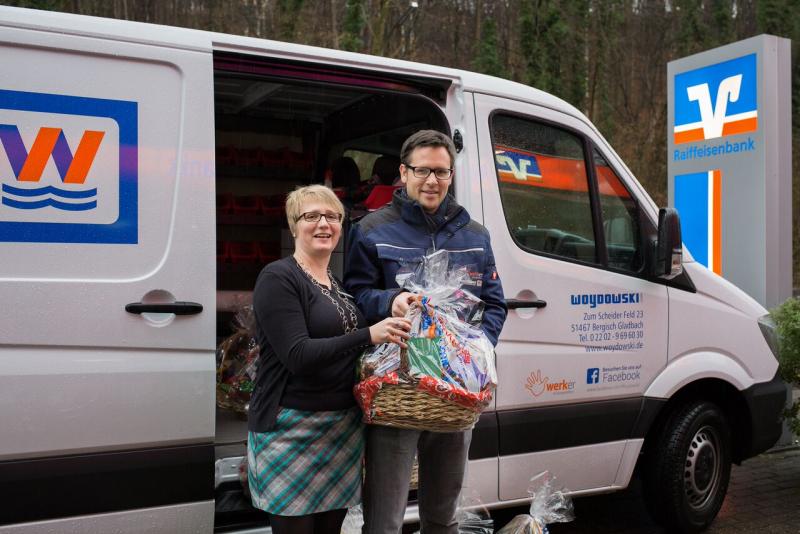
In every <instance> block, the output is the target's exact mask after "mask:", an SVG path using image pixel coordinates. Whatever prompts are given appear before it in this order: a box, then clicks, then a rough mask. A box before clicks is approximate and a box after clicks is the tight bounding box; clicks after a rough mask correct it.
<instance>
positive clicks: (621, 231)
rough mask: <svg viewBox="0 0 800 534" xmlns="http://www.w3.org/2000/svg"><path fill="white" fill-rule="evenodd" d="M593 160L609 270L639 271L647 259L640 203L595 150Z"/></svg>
mask: <svg viewBox="0 0 800 534" xmlns="http://www.w3.org/2000/svg"><path fill="white" fill-rule="evenodd" d="M593 159H594V168H595V175H596V176H597V189H598V192H599V193H600V209H601V212H602V214H603V235H604V236H605V241H606V248H607V250H608V266H609V267H614V268H617V269H624V270H626V271H638V270H639V269H640V268H641V267H642V263H643V256H642V254H641V245H640V240H639V236H640V229H639V215H638V211H637V207H636V202H635V201H634V199H633V195H631V194H630V192H629V191H628V189H627V188H626V187H625V186H624V185H623V184H622V181H621V180H620V179H619V177H618V176H617V174H616V173H615V172H614V170H613V169H612V168H611V166H610V165H609V164H608V162H607V161H606V160H605V158H603V156H602V155H601V154H600V152H598V151H597V149H594V150H593Z"/></svg>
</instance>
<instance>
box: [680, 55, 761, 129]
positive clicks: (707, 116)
mask: <svg viewBox="0 0 800 534" xmlns="http://www.w3.org/2000/svg"><path fill="white" fill-rule="evenodd" d="M757 81H758V80H757V71H756V55H755V54H749V55H747V56H742V57H740V58H736V59H731V60H729V61H724V62H722V63H717V64H714V65H710V66H708V67H702V68H700V69H696V70H692V71H689V72H684V73H681V74H677V75H675V123H674V131H673V133H674V141H675V144H681V143H693V142H696V141H704V140H708V139H716V138H718V137H725V136H728V135H737V134H742V133H747V132H754V131H756V130H757V129H758V101H757Z"/></svg>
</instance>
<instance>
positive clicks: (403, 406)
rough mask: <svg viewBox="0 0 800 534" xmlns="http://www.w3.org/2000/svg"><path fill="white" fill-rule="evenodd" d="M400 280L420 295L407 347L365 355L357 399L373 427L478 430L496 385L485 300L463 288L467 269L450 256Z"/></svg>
mask: <svg viewBox="0 0 800 534" xmlns="http://www.w3.org/2000/svg"><path fill="white" fill-rule="evenodd" d="M396 280H397V283H398V285H399V286H400V287H402V288H403V289H404V290H406V291H409V292H411V293H414V294H415V296H416V299H415V302H414V304H413V305H412V306H411V308H410V309H409V311H408V314H407V316H406V317H407V318H408V319H409V320H410V321H411V339H409V340H408V342H407V345H408V348H407V349H401V348H400V346H399V345H397V344H394V343H385V344H382V345H378V346H376V347H372V348H370V349H368V350H367V351H365V352H364V354H363V355H362V357H361V361H360V365H359V382H358V384H357V385H356V386H355V394H356V398H357V400H358V402H359V405H360V406H361V408H362V410H363V412H364V421H365V422H366V423H370V424H380V425H387V426H397V427H402V428H412V429H418V430H431V431H434V432H437V431H438V432H452V431H456V430H466V429H469V428H472V426H474V424H475V422H476V421H477V419H478V417H479V416H480V413H481V411H483V409H485V408H486V406H488V404H489V402H490V401H491V399H492V394H493V391H494V389H495V387H496V385H497V371H496V369H495V361H494V347H493V346H492V343H491V342H490V341H489V339H488V338H487V337H486V335H485V334H484V332H483V330H481V328H480V319H481V316H482V313H483V302H482V301H481V300H480V299H479V298H477V297H476V296H474V295H473V294H472V293H470V292H469V291H466V290H464V289H463V288H464V286H466V285H467V284H468V283H470V277H469V266H451V265H450V263H449V257H448V253H447V251H438V252H434V253H433V254H430V255H428V256H425V257H424V258H423V259H422V261H421V262H420V263H419V264H417V265H415V266H414V268H413V269H412V268H407V269H401V271H400V272H399V274H398V275H397V279H396Z"/></svg>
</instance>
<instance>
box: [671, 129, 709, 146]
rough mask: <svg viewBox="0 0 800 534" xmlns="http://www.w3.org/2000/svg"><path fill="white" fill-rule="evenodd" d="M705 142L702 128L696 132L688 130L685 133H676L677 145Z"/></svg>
mask: <svg viewBox="0 0 800 534" xmlns="http://www.w3.org/2000/svg"><path fill="white" fill-rule="evenodd" d="M703 140H705V134H704V133H703V129H702V128H697V129H695V130H686V131H685V132H675V144H676V145H679V144H681V143H693V142H695V141H703Z"/></svg>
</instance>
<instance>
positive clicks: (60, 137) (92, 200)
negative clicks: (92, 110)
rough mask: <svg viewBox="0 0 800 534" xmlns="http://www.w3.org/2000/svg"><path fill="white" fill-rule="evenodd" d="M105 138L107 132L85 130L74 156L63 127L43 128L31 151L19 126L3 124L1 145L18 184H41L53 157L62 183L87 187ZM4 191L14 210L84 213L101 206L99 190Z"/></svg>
mask: <svg viewBox="0 0 800 534" xmlns="http://www.w3.org/2000/svg"><path fill="white" fill-rule="evenodd" d="M104 135H105V132H99V131H91V130H86V131H84V133H83V136H82V137H81V140H80V143H78V147H77V149H76V150H75V154H74V155H73V154H72V151H71V150H70V148H69V144H68V143H67V138H66V137H65V136H64V131H63V130H62V129H61V128H49V127H43V128H40V129H39V132H38V133H37V134H36V138H35V140H34V141H33V145H32V146H31V149H30V152H29V151H28V150H27V149H26V148H25V144H24V143H23V141H22V136H21V135H20V133H19V128H18V127H17V126H16V125H13V124H0V144H2V145H3V148H4V149H5V151H6V156H8V161H9V163H10V164H11V168H12V169H13V172H14V175H15V176H16V178H17V183H29V184H32V185H33V184H38V183H39V181H40V180H41V178H42V173H43V172H44V168H45V165H47V162H48V160H49V159H50V158H51V157H52V159H53V162H54V163H55V164H56V168H57V169H58V174H59V176H60V177H61V181H62V183H64V184H68V185H79V186H80V185H83V184H84V183H85V182H86V177H87V175H88V174H89V170H90V168H91V166H92V163H93V162H94V159H95V156H96V155H97V150H98V148H100V143H101V142H102V140H103V136H104ZM2 190H3V193H4V194H3V199H2V203H3V205H5V206H8V207H11V208H17V209H24V210H30V209H38V208H44V207H47V206H52V207H54V208H56V209H60V210H66V211H84V210H90V209H94V208H95V207H97V200H96V198H97V188H96V187H92V188H88V189H86V188H80V189H76V188H74V187H71V188H65V189H62V188H59V187H55V186H52V185H44V186H42V187H24V188H21V187H15V186H12V185H9V184H2ZM48 195H52V196H53V197H56V198H51V197H50V196H48ZM65 200H66V202H65Z"/></svg>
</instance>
